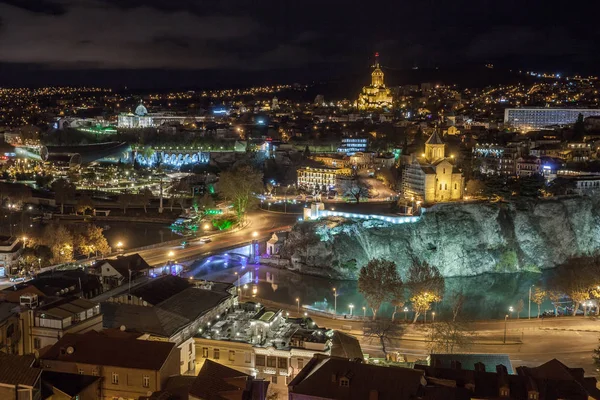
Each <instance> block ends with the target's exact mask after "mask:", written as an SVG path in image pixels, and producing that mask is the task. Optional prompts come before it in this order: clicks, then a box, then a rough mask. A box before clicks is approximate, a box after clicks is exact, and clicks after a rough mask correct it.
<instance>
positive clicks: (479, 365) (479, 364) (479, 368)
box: [475, 362, 485, 372]
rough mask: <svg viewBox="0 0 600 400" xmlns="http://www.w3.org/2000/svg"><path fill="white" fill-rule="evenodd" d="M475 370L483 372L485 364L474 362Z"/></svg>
mask: <svg viewBox="0 0 600 400" xmlns="http://www.w3.org/2000/svg"><path fill="white" fill-rule="evenodd" d="M475 371H476V372H485V364H484V363H482V362H476V363H475Z"/></svg>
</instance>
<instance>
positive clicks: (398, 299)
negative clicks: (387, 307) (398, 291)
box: [392, 296, 405, 321]
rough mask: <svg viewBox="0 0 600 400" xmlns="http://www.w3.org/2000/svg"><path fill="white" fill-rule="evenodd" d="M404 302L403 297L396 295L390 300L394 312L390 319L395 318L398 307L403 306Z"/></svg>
mask: <svg viewBox="0 0 600 400" xmlns="http://www.w3.org/2000/svg"><path fill="white" fill-rule="evenodd" d="M404 303H405V301H404V298H403V297H400V296H396V298H395V299H393V300H392V305H393V306H394V312H393V313H392V321H394V319H395V318H396V313H397V312H398V308H402V307H404Z"/></svg>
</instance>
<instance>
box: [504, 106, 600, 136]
mask: <svg viewBox="0 0 600 400" xmlns="http://www.w3.org/2000/svg"><path fill="white" fill-rule="evenodd" d="M579 114H582V115H583V117H584V118H587V117H591V116H600V109H590V108H507V109H506V110H504V123H505V124H508V125H510V126H512V127H513V128H515V129H517V130H520V131H524V132H527V131H531V130H536V129H542V128H545V127H548V126H552V125H559V126H560V125H570V124H574V123H575V122H576V121H577V118H578V117H579Z"/></svg>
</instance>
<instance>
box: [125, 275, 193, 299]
mask: <svg viewBox="0 0 600 400" xmlns="http://www.w3.org/2000/svg"><path fill="white" fill-rule="evenodd" d="M190 286H191V284H190V282H189V281H188V280H187V279H183V278H180V277H178V276H173V275H166V276H163V277H160V278H157V279H154V280H152V281H150V282H149V283H147V284H145V285H142V286H140V287H137V288H135V289H133V290H132V291H131V294H132V295H133V296H136V297H139V298H142V299H144V300H145V301H146V302H147V303H148V304H152V305H156V304H158V303H162V302H163V301H165V300H167V299H169V298H171V297H172V296H174V295H176V294H177V293H179V292H181V291H183V290H185V289H187V288H189V287H190Z"/></svg>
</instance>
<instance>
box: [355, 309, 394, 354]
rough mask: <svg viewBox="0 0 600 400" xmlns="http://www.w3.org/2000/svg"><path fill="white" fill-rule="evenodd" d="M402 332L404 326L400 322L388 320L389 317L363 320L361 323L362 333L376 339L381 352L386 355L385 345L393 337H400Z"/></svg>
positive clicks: (366, 336)
mask: <svg viewBox="0 0 600 400" xmlns="http://www.w3.org/2000/svg"><path fill="white" fill-rule="evenodd" d="M403 334H404V328H403V327H402V325H401V324H398V323H396V322H393V321H390V320H389V319H384V318H376V319H373V320H371V321H367V322H365V324H364V325H363V335H364V337H365V338H366V339H376V340H378V341H379V344H380V345H381V350H382V351H383V354H385V355H386V356H387V345H389V344H390V343H391V341H392V340H393V339H400V337H402V335H403Z"/></svg>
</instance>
